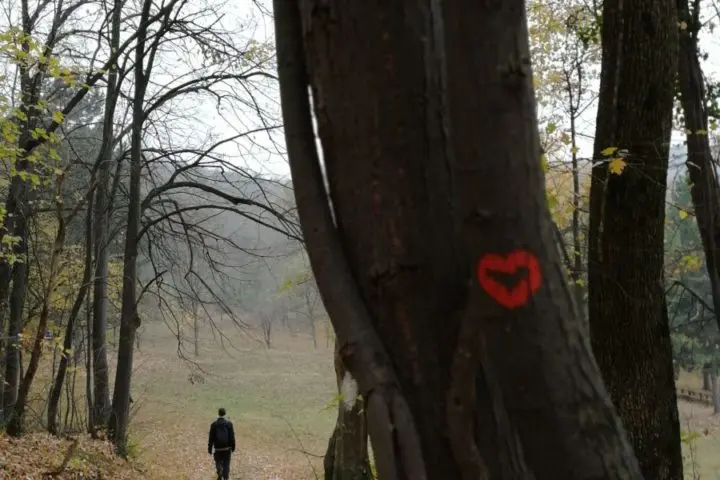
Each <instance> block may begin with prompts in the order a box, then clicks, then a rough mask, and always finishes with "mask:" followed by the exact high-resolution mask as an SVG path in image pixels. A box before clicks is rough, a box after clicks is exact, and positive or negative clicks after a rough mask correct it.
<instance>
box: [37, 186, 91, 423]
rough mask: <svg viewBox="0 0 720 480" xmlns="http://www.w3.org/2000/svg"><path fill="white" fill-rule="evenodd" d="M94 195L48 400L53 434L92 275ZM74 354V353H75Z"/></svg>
mask: <svg viewBox="0 0 720 480" xmlns="http://www.w3.org/2000/svg"><path fill="white" fill-rule="evenodd" d="M92 207H93V195H92V194H90V198H89V199H88V209H87V214H86V216H85V266H84V269H83V276H82V280H81V282H82V283H81V284H80V290H79V291H78V293H77V296H76V297H75V302H74V303H73V306H72V309H71V310H70V316H69V317H68V322H67V326H66V328H65V338H64V339H63V354H62V356H61V359H60V366H59V367H58V372H57V375H56V376H55V380H54V382H53V386H52V390H51V391H50V401H49V402H48V410H47V421H48V431H49V432H50V433H52V434H53V435H57V434H58V424H57V422H58V420H59V418H58V406H59V404H60V395H61V393H62V387H63V382H64V381H65V374H66V373H67V366H68V362H69V361H70V355H73V352H72V347H73V339H74V338H75V336H76V333H75V322H76V321H77V319H78V317H79V316H80V310H81V308H82V305H83V303H84V302H85V297H86V295H87V292H88V290H89V287H90V283H91V282H90V277H91V275H92V270H93V268H92V247H93V229H92V218H93V208H92ZM73 356H74V355H73Z"/></svg>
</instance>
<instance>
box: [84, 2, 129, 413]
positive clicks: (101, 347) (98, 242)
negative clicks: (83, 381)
mask: <svg viewBox="0 0 720 480" xmlns="http://www.w3.org/2000/svg"><path fill="white" fill-rule="evenodd" d="M122 6H123V1H122V0H115V2H114V4H113V14H112V19H111V24H110V46H111V48H112V49H113V50H117V49H118V48H119V45H120V22H121V18H122V17H121V13H122ZM118 89H119V86H118V66H117V65H112V66H111V68H110V70H109V72H108V81H107V87H106V89H105V113H104V118H103V132H102V147H101V150H100V153H99V155H98V159H97V165H96V166H97V181H98V183H97V190H96V193H95V218H94V221H93V224H94V229H95V231H94V233H93V237H94V240H95V246H94V248H95V276H94V283H93V305H92V309H93V329H92V331H93V337H92V349H93V368H94V372H93V380H94V385H93V388H94V395H93V396H94V404H93V411H92V412H91V415H92V416H93V417H94V418H93V423H94V424H95V425H103V424H105V422H106V421H107V419H108V415H109V414H110V380H109V375H110V373H109V369H108V360H107V346H106V341H105V338H106V334H107V325H108V318H107V314H108V263H109V257H108V247H109V244H110V238H109V235H108V233H109V228H110V208H109V206H110V198H109V197H110V191H109V186H110V164H111V162H112V159H113V144H114V139H115V135H114V124H115V106H116V104H117V98H118V94H119V92H118Z"/></svg>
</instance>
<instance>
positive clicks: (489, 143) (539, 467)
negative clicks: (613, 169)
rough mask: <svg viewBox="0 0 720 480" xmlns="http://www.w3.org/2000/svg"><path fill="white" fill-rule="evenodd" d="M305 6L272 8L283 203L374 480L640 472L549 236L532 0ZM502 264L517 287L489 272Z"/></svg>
mask: <svg viewBox="0 0 720 480" xmlns="http://www.w3.org/2000/svg"><path fill="white" fill-rule="evenodd" d="M300 5H301V7H302V10H301V9H300V8H298V2H295V1H292V0H275V2H274V6H275V21H276V38H277V52H278V65H279V75H280V83H281V99H282V107H283V115H284V119H285V134H286V139H287V145H288V152H289V156H290V166H291V171H292V175H293V182H294V190H295V196H296V201H297V205H298V211H299V214H300V220H301V224H302V227H303V233H304V236H305V241H306V244H307V248H308V254H309V257H310V261H311V265H312V268H313V273H314V275H315V278H316V279H317V282H318V285H319V288H320V292H321V294H322V297H323V301H324V303H325V306H326V308H327V310H328V313H329V315H330V318H331V319H332V321H333V325H334V326H335V328H336V331H337V334H338V343H339V351H340V355H341V357H342V360H343V362H344V364H345V365H346V366H347V368H348V370H349V371H350V372H351V373H352V375H353V377H354V378H356V379H357V381H358V385H359V388H360V392H361V393H362V395H363V398H365V399H366V406H367V415H368V430H369V432H370V437H371V440H372V442H373V443H372V444H373V452H374V453H375V459H376V464H377V470H378V475H379V478H380V479H382V480H385V479H398V480H400V479H403V480H404V479H413V480H416V479H426V478H427V479H446V478H463V479H468V480H469V479H478V478H497V479H501V478H502V479H528V478H538V479H556V478H563V479H565V478H567V479H611V478H612V479H640V478H641V477H640V473H639V468H638V465H637V462H636V460H635V459H634V457H633V455H632V452H631V450H630V447H629V444H628V442H627V440H626V438H625V434H624V432H623V430H622V427H621V425H620V423H619V422H618V420H617V417H616V416H615V414H614V412H613V409H612V405H611V404H610V401H609V398H608V395H607V392H606V391H605V389H604V386H603V384H602V382H601V379H600V374H599V371H598V369H597V365H596V364H595V361H594V359H593V357H592V354H591V352H590V346H589V342H588V341H587V338H586V337H585V330H584V329H583V327H582V323H581V321H580V320H579V319H578V318H577V316H576V315H575V314H574V312H573V307H572V299H571V296H570V293H569V290H568V288H567V285H566V284H565V280H564V278H563V273H562V271H561V268H560V264H559V258H558V256H557V251H556V249H555V246H554V242H553V237H552V234H551V229H550V215H549V210H548V208H547V204H546V199H545V193H544V189H543V182H544V179H543V173H542V169H541V165H540V159H539V157H540V145H539V140H538V136H537V122H536V119H535V99H534V95H533V91H532V83H531V81H532V72H531V70H530V58H529V52H528V32H527V26H526V23H525V4H524V2H523V1H522V0H509V1H505V2H493V3H488V2H471V1H469V0H467V1H460V2H441V1H423V0H415V1H410V0H406V1H403V2H381V1H376V0H375V1H372V0H371V1H365V2H351V1H348V0H343V1H338V2H332V3H327V2H321V1H314V0H303V1H301V2H300ZM300 19H302V26H301V25H300V23H301V20H300ZM303 61H306V62H307V65H308V67H309V68H308V70H309V72H308V71H306V69H305V65H304V64H303V63H304V62H303ZM308 74H309V75H308ZM308 82H309V83H310V85H311V86H312V94H313V100H314V103H315V113H316V118H317V123H318V130H319V136H320V139H321V142H322V147H323V153H324V160H325V166H326V171H327V177H328V182H327V183H328V185H329V190H330V197H331V199H332V205H333V207H334V214H335V215H334V221H333V216H332V215H331V212H330V208H329V205H328V203H329V202H328V198H327V193H326V191H325V189H324V184H323V178H322V174H321V170H320V166H319V160H318V158H317V153H316V152H315V150H314V148H315V144H314V136H313V131H312V126H311V118H310V112H309V106H308V98H307V97H308V91H307V86H308ZM520 250H521V251H520ZM513 251H514V252H515V253H513ZM518 251H520V252H518ZM523 252H524V253H523ZM494 255H498V256H499V257H497V258H496V257H494ZM507 255H510V257H509V259H507V258H505V259H504V260H503V258H502V257H506V256H507ZM513 259H515V260H518V261H522V262H525V264H526V265H525V267H526V268H524V269H522V268H521V270H522V271H521V272H517V271H516V272H515V273H516V275H517V276H518V278H516V279H515V283H519V284H520V285H519V286H515V288H514V290H513V287H512V286H507V285H505V286H502V285H500V284H499V283H498V282H499V281H500V280H499V278H488V277H487V276H486V275H485V273H486V270H485V268H484V265H486V263H485V262H486V261H489V262H490V263H495V264H499V267H500V269H501V270H502V269H505V270H516V268H509V267H508V265H507V262H512V261H513ZM503 262H506V263H505V265H503ZM481 267H482V268H481ZM516 267H518V266H517V265H516ZM478 270H481V271H480V272H479V279H478V278H477V275H478ZM538 271H539V272H540V273H539V274H538ZM531 272H532V275H531ZM507 273H510V272H507ZM523 275H524V276H523ZM538 275H539V277H538ZM530 277H532V283H531V278H530ZM479 282H482V283H483V284H484V285H487V287H482V288H481V285H480V284H479ZM483 288H487V290H484V289H483ZM496 290H499V292H497V296H498V298H500V300H499V301H496V300H494V299H493V297H492V296H491V295H490V293H492V292H494V291H496ZM503 291H504V294H503ZM511 291H512V292H515V293H514V294H513V293H511ZM531 294H533V296H532V299H530V300H528V301H527V302H526V303H524V304H522V305H519V304H515V305H511V303H513V302H511V300H513V298H514V297H523V296H526V297H529V296H531ZM498 302H505V304H506V306H503V305H502V304H501V303H498ZM513 307H516V308H513ZM484 425H490V426H491V427H492V428H490V429H488V430H483V431H479V430H478V428H477V427H479V426H484ZM548 432H556V435H555V437H554V441H553V442H548V436H547V435H548Z"/></svg>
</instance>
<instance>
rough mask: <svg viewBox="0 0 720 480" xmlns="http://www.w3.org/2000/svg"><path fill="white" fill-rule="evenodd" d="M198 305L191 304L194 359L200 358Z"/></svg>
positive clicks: (195, 303)
mask: <svg viewBox="0 0 720 480" xmlns="http://www.w3.org/2000/svg"><path fill="white" fill-rule="evenodd" d="M198 307H199V306H198V304H197V302H193V347H194V353H195V356H196V357H199V356H200V319H199V315H198V313H199V312H198V310H199V308H198Z"/></svg>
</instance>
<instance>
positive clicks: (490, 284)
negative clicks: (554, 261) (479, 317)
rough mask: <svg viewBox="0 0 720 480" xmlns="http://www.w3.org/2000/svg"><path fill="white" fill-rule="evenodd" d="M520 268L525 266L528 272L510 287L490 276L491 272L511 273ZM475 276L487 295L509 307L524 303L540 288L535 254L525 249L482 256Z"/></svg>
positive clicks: (538, 266) (538, 269)
mask: <svg viewBox="0 0 720 480" xmlns="http://www.w3.org/2000/svg"><path fill="white" fill-rule="evenodd" d="M521 268H526V269H527V271H528V274H527V276H526V277H523V278H522V279H521V280H520V281H519V282H518V283H517V284H515V285H514V286H513V287H512V288H508V287H506V286H505V285H503V284H502V283H500V282H498V281H497V280H495V279H494V278H492V277H491V276H490V275H491V274H492V273H493V272H497V273H504V274H513V273H515V272H517V271H518V270H519V269H521ZM477 276H478V280H479V281H480V285H481V286H482V287H483V288H484V289H485V291H486V292H487V293H488V295H490V296H491V297H492V298H493V299H494V300H495V301H496V302H498V303H499V304H500V305H502V306H504V307H505V308H509V309H513V308H518V307H522V306H523V305H525V304H526V303H527V301H528V300H529V299H530V297H532V296H533V294H534V293H535V291H536V290H537V289H538V288H540V279H541V276H540V264H539V263H538V260H537V258H536V257H535V255H533V254H532V253H530V252H528V251H526V250H515V251H513V252H510V253H509V254H508V255H507V256H506V257H503V256H501V255H498V254H495V253H489V254H487V255H485V256H483V257H482V258H481V259H480V261H479V262H478V266H477Z"/></svg>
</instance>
